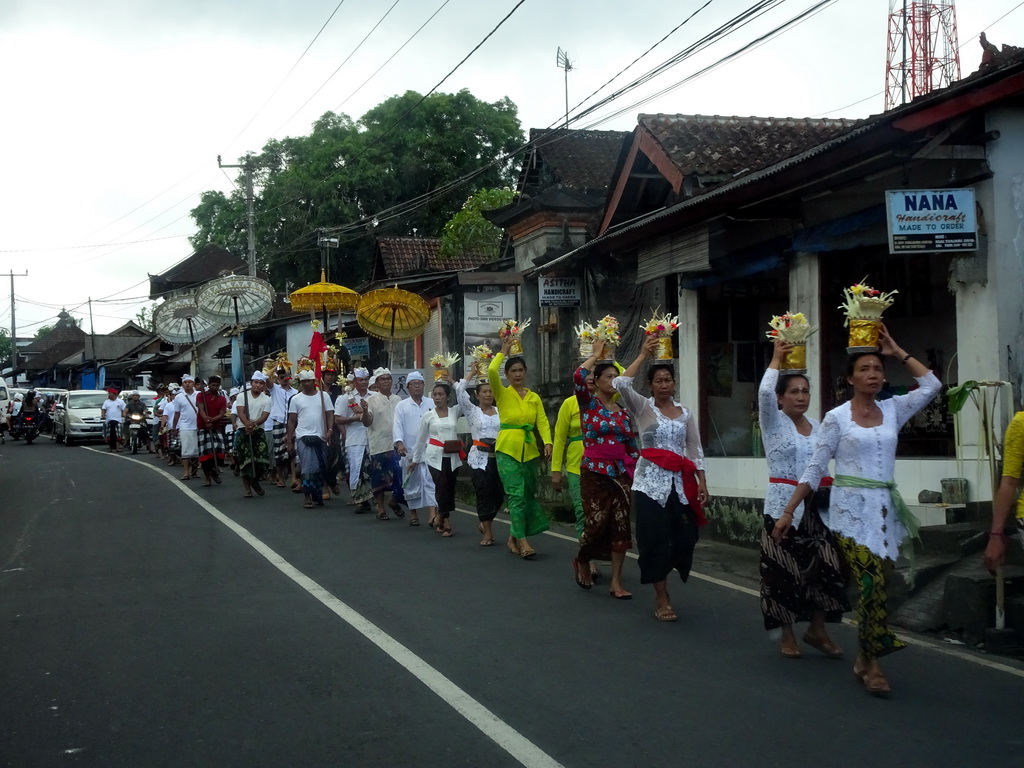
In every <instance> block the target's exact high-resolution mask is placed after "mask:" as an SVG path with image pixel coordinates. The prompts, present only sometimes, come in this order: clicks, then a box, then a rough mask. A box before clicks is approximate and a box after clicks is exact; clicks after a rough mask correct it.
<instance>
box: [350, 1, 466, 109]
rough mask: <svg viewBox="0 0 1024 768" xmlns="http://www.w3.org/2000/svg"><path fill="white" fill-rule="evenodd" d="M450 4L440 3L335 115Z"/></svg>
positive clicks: (351, 94) (353, 92) (446, 2)
mask: <svg viewBox="0 0 1024 768" xmlns="http://www.w3.org/2000/svg"><path fill="white" fill-rule="evenodd" d="M450 2H451V0H444V2H443V3H441V5H440V6H438V8H437V10H436V11H434V12H433V13H432V14H430V18H428V19H427V20H426V21H424V22H423V23H422V24H420V26H419V29H417V30H416V31H415V32H413V33H412V36H411V37H410V38H409V39H408V40H406V41H405V42H404V43H402V44H401V45H400V46H399V47H398V50H397V51H395V52H394V53H392V54H391V55H390V56H389V57H388V59H387V61H385V62H384V63H383V64H381V65H380V66H379V67H377V69H375V70H374V71H373V74H372V75H370V76H369V77H368V78H366V79H365V80H363V82H362V83H361V84H360V85H359V87H358V88H356V89H355V90H354V91H352V93H350V94H349V95H348V96H346V97H345V99H344V100H343V101H342V102H341V104H339V105H338V106H336V107H335V108H334V111H335V112H336V113H337V112H340V111H341V108H342V107H344V106H345V105H346V104H347V103H348V101H349V99H351V98H352V97H353V96H355V95H356V94H357V93H359V91H361V90H362V89H363V86H364V85H366V84H367V83H368V82H370V81H371V80H373V78H375V77H376V76H377V74H378V73H379V72H380V71H381V70H382V69H384V67H386V66H387V65H388V64H390V63H391V60H392V59H393V58H395V56H397V55H398V54H400V53H401V52H402V50H403V49H404V48H405V46H407V45H408V44H409V43H411V42H412V41H413V38H415V37H416V36H417V35H418V34H419V33H420V32H422V31H423V28H424V27H425V26H427V24H429V23H430V22H432V21H433V20H434V17H435V16H437V14H439V13H440V12H441V11H442V10H444V7H445V6H446V5H448V3H450Z"/></svg>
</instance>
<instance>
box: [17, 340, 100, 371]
mask: <svg viewBox="0 0 1024 768" xmlns="http://www.w3.org/2000/svg"><path fill="white" fill-rule="evenodd" d="M84 350H85V340H84V338H82V339H79V340H77V341H59V342H57V343H56V344H53V345H52V346H50V347H48V348H47V349H46V351H44V352H41V353H40V354H38V355H36V356H35V357H33V358H31V359H30V360H25V361H24V362H23V363H22V364H21V367H22V368H24V369H25V370H26V371H48V370H50V369H51V368H53V366H55V365H56V364H57V363H59V362H60V361H61V360H63V359H65V358H67V357H71V356H72V355H80V354H82V352H84Z"/></svg>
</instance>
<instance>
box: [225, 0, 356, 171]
mask: <svg viewBox="0 0 1024 768" xmlns="http://www.w3.org/2000/svg"><path fill="white" fill-rule="evenodd" d="M344 4H345V0H341V2H339V3H338V4H337V5H336V6H335V7H334V10H333V11H331V15H330V16H328V17H327V21H325V22H324V23H323V25H322V26H321V27H320V29H319V30H317V33H316V34H315V35H313V39H312V40H310V41H309V45H307V46H306V48H305V50H303V51H302V53H300V54H299V58H297V59H296V60H295V63H294V64H292V67H291V69H289V70H288V72H287V74H285V76H284V77H283V78H281V82H279V83H278V84H277V87H276V88H275V89H274V90H273V92H272V93H271V94H270V95H269V96H268V97H267V100H266V101H264V102H263V104H261V105H260V108H259V109H257V110H256V112H255V113H254V114H253V116H252V117H250V118H249V122H247V123H246V124H245V125H243V126H242V130H240V131H239V132H238V135H237V136H235V138H233V139H232V140H231V141H229V142H228V144H227V145H228V146H229V147H230V146H231V145H232V144H234V143H235V142H236V141H238V139H239V138H240V137H241V135H242V134H243V133H245V132H246V130H247V129H248V128H249V126H250V125H252V123H253V121H254V120H255V119H256V118H257V117H259V116H260V113H262V112H263V110H264V109H266V107H267V105H268V104H269V103H270V102H271V101H273V99H274V97H275V96H277V92H278V91H280V90H281V88H282V87H283V86H284V84H285V82H286V81H287V80H288V78H289V77H291V76H292V73H293V72H294V71H295V68H296V67H297V66H299V63H300V62H301V61H302V59H303V58H305V56H306V54H307V53H309V49H310V48H312V47H313V43H315V42H316V41H317V40H319V39H320V35H321V34H323V31H324V30H325V29H327V25H328V24H330V23H331V19H333V18H334V15H335V14H336V13H337V12H338V11H339V10H340V9H341V6H343V5H344ZM332 77H333V75H332ZM315 95H316V94H314V96H315ZM310 98H312V97H310ZM307 103H308V102H307ZM302 106H305V104H303V105H302ZM292 117H294V115H292ZM288 119H289V120H291V118H288ZM224 175H225V176H227V174H226V173H225V174H224ZM231 183H232V184H234V182H231Z"/></svg>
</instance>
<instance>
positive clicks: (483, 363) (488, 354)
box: [469, 344, 494, 378]
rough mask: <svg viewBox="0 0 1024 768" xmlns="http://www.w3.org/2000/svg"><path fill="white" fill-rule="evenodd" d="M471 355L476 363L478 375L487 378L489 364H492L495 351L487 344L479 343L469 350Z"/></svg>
mask: <svg viewBox="0 0 1024 768" xmlns="http://www.w3.org/2000/svg"><path fill="white" fill-rule="evenodd" d="M469 356H470V357H471V358H472V359H473V362H475V363H476V372H477V376H479V377H480V378H487V366H489V365H490V364H491V358H493V357H494V352H493V351H492V350H491V348H490V347H488V346H487V345H486V344H477V345H476V346H475V347H471V348H470V350H469Z"/></svg>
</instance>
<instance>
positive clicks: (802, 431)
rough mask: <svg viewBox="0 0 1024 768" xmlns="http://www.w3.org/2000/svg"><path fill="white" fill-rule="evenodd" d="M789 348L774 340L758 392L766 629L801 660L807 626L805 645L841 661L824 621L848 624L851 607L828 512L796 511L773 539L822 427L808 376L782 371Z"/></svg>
mask: <svg viewBox="0 0 1024 768" xmlns="http://www.w3.org/2000/svg"><path fill="white" fill-rule="evenodd" d="M791 348H792V345H790V344H787V343H786V342H784V341H782V340H781V339H777V340H776V341H775V352H774V354H773V355H772V361H771V363H769V365H768V369H767V370H766V371H765V372H764V376H763V377H762V378H761V386H760V387H759V388H758V391H757V411H758V421H759V423H760V425H761V435H762V438H763V440H764V449H765V456H766V458H767V459H768V490H767V492H766V493H765V499H764V526H763V528H762V529H761V568H760V570H761V613H762V615H763V617H764V628H765V629H767V630H775V629H780V630H781V632H782V637H781V638H780V642H779V653H780V654H781V655H782V656H784V657H785V658H788V659H799V658H800V656H801V653H800V648H799V646H797V642H796V636H795V635H794V634H793V624H795V623H797V622H805V621H809V622H810V624H811V625H810V627H809V628H808V630H807V633H806V634H805V635H804V642H805V643H807V644H808V645H810V646H813V647H814V648H817V649H818V650H820V651H821V652H822V653H824V654H825V655H826V656H828V657H829V658H833V659H838V658H840V657H841V656H842V655H843V652H842V650H840V648H839V647H838V646H837V645H836V644H835V643H833V642H832V640H831V639H830V638H829V636H828V633H827V632H826V631H825V622H826V621H829V622H833V623H834V622H838V621H840V620H842V616H843V612H844V611H848V610H850V604H849V601H848V600H847V598H846V579H845V578H844V575H843V567H842V559H841V555H840V553H839V549H838V547H837V546H836V542H835V539H834V537H833V536H832V533H831V531H829V529H828V528H827V527H826V525H825V523H824V522H823V521H822V515H824V514H826V513H827V511H828V507H827V506H826V505H824V504H821V505H820V506H819V504H818V503H815V502H816V498H812V499H811V500H809V501H808V502H807V503H806V504H804V505H801V506H799V507H797V508H796V510H795V511H794V519H793V525H792V529H791V530H790V532H789V533H788V534H787V535H786V536H784V537H782V538H781V539H780V540H779V541H776V540H775V539H774V538H772V532H773V531H774V530H775V524H776V522H777V521H778V519H779V518H780V517H782V513H783V508H784V507H785V506H786V502H787V501H789V497H790V494H791V493H792V491H793V488H794V487H795V486H796V484H797V482H799V480H800V478H801V477H802V476H803V473H804V470H805V469H806V468H807V465H808V464H809V463H810V461H811V455H812V454H813V453H814V445H815V440H816V433H817V430H818V422H817V421H816V420H814V419H812V418H810V417H809V416H807V415H806V414H807V406H808V405H809V404H810V398H811V389H810V384H809V383H808V381H807V377H806V376H803V375H801V374H788V375H785V376H783V375H780V373H779V368H780V366H781V363H782V360H783V358H784V357H785V355H786V352H787V351H788V350H789V349H791ZM831 483H832V478H831V477H829V478H827V479H825V480H823V481H822V485H830V484H831Z"/></svg>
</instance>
